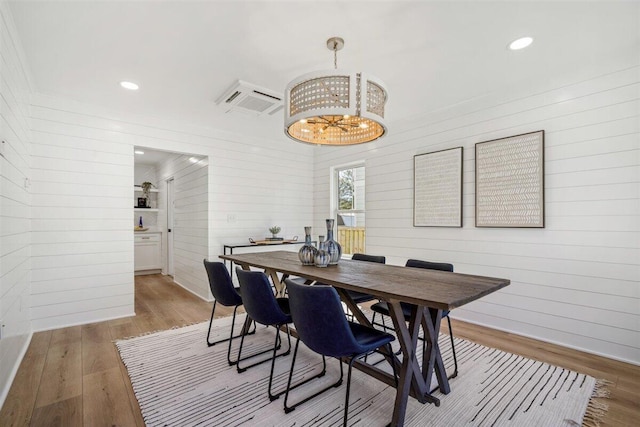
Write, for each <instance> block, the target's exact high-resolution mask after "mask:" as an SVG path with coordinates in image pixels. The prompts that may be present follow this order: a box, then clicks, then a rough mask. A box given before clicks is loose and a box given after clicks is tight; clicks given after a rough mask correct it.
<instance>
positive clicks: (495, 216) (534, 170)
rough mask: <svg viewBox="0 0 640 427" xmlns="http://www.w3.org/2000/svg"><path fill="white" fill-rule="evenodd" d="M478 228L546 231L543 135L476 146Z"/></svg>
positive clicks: (541, 133) (528, 135) (507, 139)
mask: <svg viewBox="0 0 640 427" xmlns="http://www.w3.org/2000/svg"><path fill="white" fill-rule="evenodd" d="M476 227H516V228H544V131H543V130H541V131H537V132H532V133H526V134H523V135H516V136H510V137H507V138H501V139H495V140H492V141H485V142H479V143H477V144H476Z"/></svg>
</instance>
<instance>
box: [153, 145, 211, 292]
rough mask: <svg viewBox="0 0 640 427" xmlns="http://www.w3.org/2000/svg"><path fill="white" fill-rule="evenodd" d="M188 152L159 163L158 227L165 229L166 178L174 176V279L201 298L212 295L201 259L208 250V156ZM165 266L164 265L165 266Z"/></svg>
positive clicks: (206, 254) (165, 250)
mask: <svg viewBox="0 0 640 427" xmlns="http://www.w3.org/2000/svg"><path fill="white" fill-rule="evenodd" d="M190 158H193V156H191V155H181V156H175V157H173V158H171V159H169V160H168V161H166V162H164V163H162V164H161V165H159V166H158V177H159V185H160V189H161V190H160V193H159V194H160V195H161V196H162V197H161V199H159V202H160V205H159V206H160V217H159V223H160V224H161V229H162V230H163V231H166V230H167V229H168V227H167V225H166V218H167V216H166V215H167V211H166V209H167V203H166V199H165V197H166V194H167V191H166V188H167V180H168V179H171V178H173V185H174V187H173V188H174V220H173V227H172V230H171V233H173V249H174V250H173V267H174V280H175V281H176V282H177V283H179V284H180V285H182V286H183V287H185V288H186V289H188V290H189V291H190V292H192V293H194V294H196V295H198V296H200V297H201V298H203V299H206V300H209V299H210V298H211V295H210V292H209V285H208V281H207V276H206V274H205V271H204V268H203V266H202V260H203V259H204V258H206V257H207V256H208V254H209V242H208V240H209V232H208V230H209V224H208V212H207V209H208V193H209V190H208V180H209V177H208V175H209V168H208V160H207V158H201V157H197V162H195V163H194V162H191V161H190V160H189V159H190ZM162 244H163V248H165V249H164V250H163V253H166V252H167V247H166V245H167V233H163V239H162ZM165 269H166V268H165Z"/></svg>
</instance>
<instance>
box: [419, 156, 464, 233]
mask: <svg viewBox="0 0 640 427" xmlns="http://www.w3.org/2000/svg"><path fill="white" fill-rule="evenodd" d="M463 161H464V149H463V147H454V148H448V149H445V150H440V151H433V152H430V153H424V154H418V155H415V156H413V226H414V227H462V173H463Z"/></svg>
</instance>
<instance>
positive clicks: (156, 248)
mask: <svg viewBox="0 0 640 427" xmlns="http://www.w3.org/2000/svg"><path fill="white" fill-rule="evenodd" d="M134 265H135V267H134V270H135V271H143V270H160V269H162V242H161V240H160V233H144V234H142V233H136V234H135V235H134Z"/></svg>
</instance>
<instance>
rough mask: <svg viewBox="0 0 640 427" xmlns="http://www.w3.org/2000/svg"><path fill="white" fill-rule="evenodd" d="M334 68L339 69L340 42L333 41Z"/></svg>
mask: <svg viewBox="0 0 640 427" xmlns="http://www.w3.org/2000/svg"><path fill="white" fill-rule="evenodd" d="M333 68H334V69H336V70H337V69H338V42H333Z"/></svg>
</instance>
